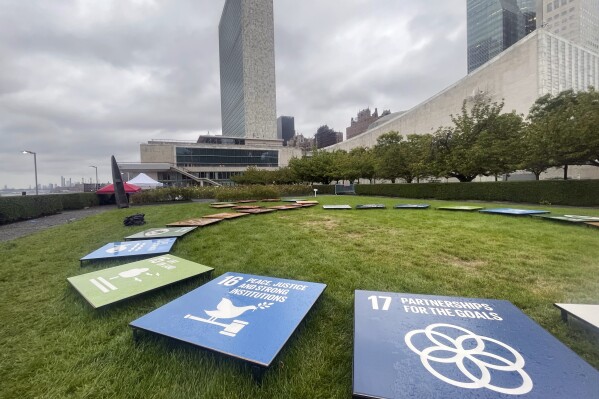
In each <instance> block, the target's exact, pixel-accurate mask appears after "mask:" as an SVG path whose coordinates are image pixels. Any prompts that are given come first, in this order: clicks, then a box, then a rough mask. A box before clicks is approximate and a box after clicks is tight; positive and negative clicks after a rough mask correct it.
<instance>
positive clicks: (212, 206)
mask: <svg viewBox="0 0 599 399" xmlns="http://www.w3.org/2000/svg"><path fill="white" fill-rule="evenodd" d="M235 206H236V205H235V204H232V203H227V204H210V208H215V209H223V208H233V207H235Z"/></svg>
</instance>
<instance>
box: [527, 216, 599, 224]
mask: <svg viewBox="0 0 599 399" xmlns="http://www.w3.org/2000/svg"><path fill="white" fill-rule="evenodd" d="M533 216H534V217H537V218H542V219H545V220H550V221H553V222H562V223H584V222H599V217H597V216H584V215H533Z"/></svg>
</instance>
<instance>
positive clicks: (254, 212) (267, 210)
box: [237, 208, 277, 215]
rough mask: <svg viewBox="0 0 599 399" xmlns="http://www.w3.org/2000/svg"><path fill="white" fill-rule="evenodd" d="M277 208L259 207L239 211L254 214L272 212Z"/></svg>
mask: <svg viewBox="0 0 599 399" xmlns="http://www.w3.org/2000/svg"><path fill="white" fill-rule="evenodd" d="M276 211H277V210H276V209H267V208H257V209H238V210H237V212H241V213H250V214H253V215H258V214H260V213H270V212H276Z"/></svg>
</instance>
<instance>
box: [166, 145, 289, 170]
mask: <svg viewBox="0 0 599 399" xmlns="http://www.w3.org/2000/svg"><path fill="white" fill-rule="evenodd" d="M176 155H177V165H179V166H188V167H193V166H213V165H223V166H225V165H229V166H252V165H255V166H270V167H277V166H279V152H278V151H268V150H245V149H231V148H189V147H177V150H176Z"/></svg>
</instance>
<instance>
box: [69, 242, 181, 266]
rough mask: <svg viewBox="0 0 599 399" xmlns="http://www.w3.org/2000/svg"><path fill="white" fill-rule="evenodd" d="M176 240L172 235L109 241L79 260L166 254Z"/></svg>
mask: <svg viewBox="0 0 599 399" xmlns="http://www.w3.org/2000/svg"><path fill="white" fill-rule="evenodd" d="M176 240H177V238H176V237H172V238H161V239H155V240H136V241H121V242H111V243H108V244H106V245H104V246H103V247H102V248H99V249H97V250H95V251H93V252H91V253H89V254H87V255H85V256H84V257H83V258H81V259H79V261H80V262H85V261H91V260H106V259H120V258H128V257H135V256H148V255H150V256H155V255H160V254H166V253H169V252H170V250H171V248H172V247H173V245H174V244H175V241H176Z"/></svg>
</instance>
